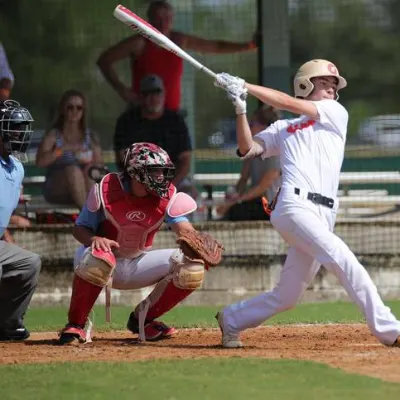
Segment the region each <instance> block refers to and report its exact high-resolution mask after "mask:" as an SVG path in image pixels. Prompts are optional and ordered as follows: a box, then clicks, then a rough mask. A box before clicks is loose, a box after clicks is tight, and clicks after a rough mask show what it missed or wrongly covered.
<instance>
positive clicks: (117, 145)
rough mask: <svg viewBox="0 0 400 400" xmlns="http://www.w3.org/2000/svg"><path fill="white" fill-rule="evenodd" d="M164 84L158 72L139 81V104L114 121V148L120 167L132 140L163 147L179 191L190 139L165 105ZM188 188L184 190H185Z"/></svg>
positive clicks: (176, 115) (187, 162)
mask: <svg viewBox="0 0 400 400" xmlns="http://www.w3.org/2000/svg"><path fill="white" fill-rule="evenodd" d="M164 104H165V91H164V84H163V82H162V80H161V79H160V77H158V76H157V75H148V76H146V77H144V78H143V79H142V81H141V82H140V105H139V106H138V107H134V108H131V109H129V110H127V111H125V112H124V113H123V114H122V115H121V116H120V117H119V118H118V120H117V124H116V128H115V135H114V150H115V158H116V163H117V166H118V169H119V170H122V168H123V156H124V151H125V149H126V148H127V147H129V146H130V144H132V143H138V142H151V143H154V144H156V145H157V146H160V147H161V148H163V149H164V150H165V151H166V152H167V153H168V154H169V155H170V157H171V160H172V162H173V163H174V164H175V166H176V175H175V178H174V180H173V182H172V183H173V184H174V185H175V186H176V187H177V188H178V190H182V188H181V187H180V185H186V179H185V178H187V176H188V174H189V171H190V159H191V154H192V153H191V151H192V146H191V141H190V137H189V132H188V128H187V125H186V123H185V121H184V119H183V117H182V116H181V115H180V114H179V113H178V112H177V111H172V110H167V109H165V108H164ZM185 191H187V190H185Z"/></svg>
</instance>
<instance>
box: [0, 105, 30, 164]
mask: <svg viewBox="0 0 400 400" xmlns="http://www.w3.org/2000/svg"><path fill="white" fill-rule="evenodd" d="M32 122H33V118H32V116H31V114H30V112H29V111H28V110H27V109H26V108H24V107H21V106H20V104H19V103H18V102H17V101H14V100H5V101H3V102H2V103H0V135H1V138H2V140H3V143H4V147H5V149H6V151H7V152H8V153H9V154H12V155H14V156H15V157H17V158H18V159H19V160H21V161H26V155H25V153H26V150H27V149H28V146H29V144H30V142H31V138H32V129H31V123H32Z"/></svg>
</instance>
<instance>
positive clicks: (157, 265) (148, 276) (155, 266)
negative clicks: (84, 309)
mask: <svg viewBox="0 0 400 400" xmlns="http://www.w3.org/2000/svg"><path fill="white" fill-rule="evenodd" d="M85 249H86V247H84V246H80V247H79V248H78V249H77V250H76V252H75V258H74V265H78V264H79V261H80V259H81V258H82V256H83V253H84V251H85ZM174 251H176V249H162V250H152V251H149V252H145V253H144V254H142V255H141V256H139V257H137V258H135V259H133V260H128V259H125V258H118V259H117V265H116V267H115V270H114V275H113V280H112V287H113V288H114V289H119V290H133V289H141V288H145V287H147V286H152V285H155V284H156V283H157V282H159V281H161V280H162V279H163V278H165V277H166V276H167V275H168V273H169V270H170V267H171V265H170V257H171V255H172V253H173V252H174Z"/></svg>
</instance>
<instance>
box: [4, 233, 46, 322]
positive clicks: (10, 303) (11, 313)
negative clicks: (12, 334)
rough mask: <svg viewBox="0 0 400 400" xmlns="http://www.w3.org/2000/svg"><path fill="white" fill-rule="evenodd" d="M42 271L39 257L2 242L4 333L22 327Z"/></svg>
mask: <svg viewBox="0 0 400 400" xmlns="http://www.w3.org/2000/svg"><path fill="white" fill-rule="evenodd" d="M40 267H41V261H40V257H39V256H38V255H37V254H35V253H32V252H30V251H27V250H24V249H22V248H21V247H18V246H16V245H15V244H12V243H7V242H5V241H4V240H0V329H1V328H11V329H12V328H17V327H19V326H20V325H21V324H22V320H23V318H24V315H25V312H26V310H27V308H28V306H29V303H30V301H31V299H32V295H33V292H34V291H35V288H36V285H37V281H38V278H39V272H40Z"/></svg>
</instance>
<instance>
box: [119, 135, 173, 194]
mask: <svg viewBox="0 0 400 400" xmlns="http://www.w3.org/2000/svg"><path fill="white" fill-rule="evenodd" d="M124 174H125V175H128V176H129V177H131V178H134V179H136V180H137V181H138V182H140V183H142V184H143V185H144V186H145V187H146V189H147V191H148V192H149V193H151V194H155V195H156V196H159V197H167V196H168V190H169V187H170V185H171V181H172V179H173V178H174V176H175V166H174V164H173V163H172V161H171V159H170V157H169V155H168V153H167V152H166V151H165V150H163V149H162V148H161V147H159V146H157V145H155V144H153V143H145V142H141V143H134V144H132V145H131V146H130V147H129V148H128V149H126V150H125V154H124Z"/></svg>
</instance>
